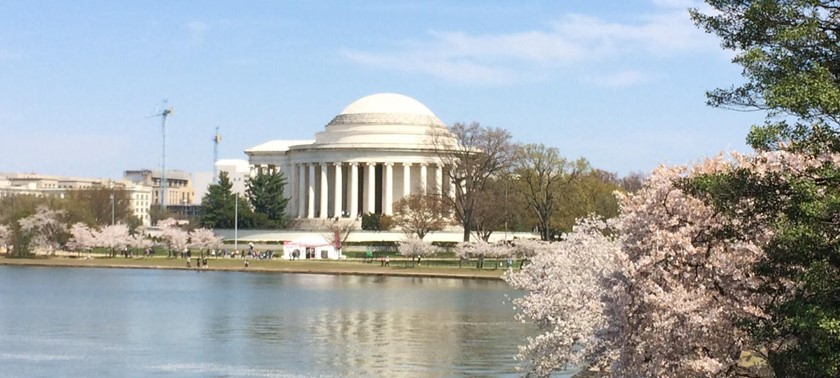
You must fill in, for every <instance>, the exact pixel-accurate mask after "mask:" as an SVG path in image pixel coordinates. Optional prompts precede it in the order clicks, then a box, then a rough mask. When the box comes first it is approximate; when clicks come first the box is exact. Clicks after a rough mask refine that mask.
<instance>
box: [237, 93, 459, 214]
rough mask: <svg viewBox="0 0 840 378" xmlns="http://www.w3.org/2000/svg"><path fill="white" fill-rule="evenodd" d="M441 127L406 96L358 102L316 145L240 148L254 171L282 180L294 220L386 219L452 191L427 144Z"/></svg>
mask: <svg viewBox="0 0 840 378" xmlns="http://www.w3.org/2000/svg"><path fill="white" fill-rule="evenodd" d="M440 133H446V126H445V125H444V124H443V122H441V121H440V120H439V119H438V118H437V117H436V116H435V115H434V114H433V113H432V112H431V111H430V110H429V109H428V108H426V106H424V105H423V104H421V103H420V102H418V101H416V100H414V99H412V98H410V97H406V96H402V95H398V94H391V93H383V94H376V95H371V96H367V97H363V98H361V99H359V100H357V101H355V102H353V103H351V104H350V105H348V106H347V107H346V108H344V110H343V111H342V112H341V113H340V114H338V115H337V116H335V117H334V118H333V119H332V121H331V122H329V123H328V124H327V125H326V127H325V130H324V131H322V132H319V133H317V134H316V135H315V140H291V141H284V140H277V141H271V142H267V143H264V144H261V145H259V146H256V147H253V148H250V149H248V150H246V151H245V152H246V154H248V156H249V163H250V164H251V165H252V166H255V167H268V168H269V169H279V170H281V171H282V172H283V174H284V176H285V177H286V179H287V189H288V192H287V193H288V196H289V198H290V201H289V205H288V208H287V214H288V215H289V216H290V217H292V218H321V219H323V218H332V217H351V218H355V217H358V216H360V215H361V214H363V213H376V214H392V213H393V204H394V202H396V201H399V200H400V199H401V198H403V197H405V196H408V195H411V194H420V193H426V194H436V195H445V194H449V193H451V192H452V191H453V188H454V187H453V186H452V185H451V183H450V182H448V180H446V177H447V175H446V174H445V171H446V170H447V169H448V167H446V166H443V165H442V164H441V162H440V160H439V159H438V158H437V154H436V152H435V148H434V146H433V145H432V142H431V141H432V134H440Z"/></svg>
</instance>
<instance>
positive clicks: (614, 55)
mask: <svg viewBox="0 0 840 378" xmlns="http://www.w3.org/2000/svg"><path fill="white" fill-rule="evenodd" d="M479 4H480V5H479ZM690 6H701V7H702V4H698V3H692V2H691V1H684V0H654V1H642V0H639V1H609V2H606V1H583V0H578V1H530V0H523V1H482V2H476V1H453V0H447V1H443V0H441V1H399V2H398V1H385V0H382V1H339V0H332V1H237V2H210V1H143V2H140V1H135V2H125V1H110V0H108V1H37V0H36V1H25V2H24V1H11V0H0V88H2V90H0V172H35V173H42V174H55V175H78V176H94V177H114V178H118V177H120V176H121V174H122V171H123V170H126V169H138V168H158V167H160V160H161V158H160V155H161V154H160V152H161V135H160V121H159V119H155V118H147V116H148V115H150V114H152V113H153V112H154V111H155V110H156V108H158V107H159V106H160V102H161V100H162V99H164V98H166V99H168V101H169V104H170V105H172V106H174V108H175V113H174V115H173V116H172V117H171V118H170V119H169V123H168V131H167V163H166V165H167V168H174V169H181V170H186V171H190V172H202V171H204V172H207V171H212V163H213V144H212V142H211V138H212V136H213V132H214V128H215V127H217V126H218V127H220V132H221V134H222V137H223V140H222V143H221V145H220V147H219V157H220V158H242V159H244V158H245V155H244V153H243V152H242V151H243V150H244V149H246V148H248V147H252V146H255V145H258V144H260V143H263V142H266V141H269V140H274V139H310V138H313V136H314V134H315V133H316V132H318V131H321V130H323V128H324V125H326V124H327V123H328V122H329V121H330V120H331V119H332V117H333V116H335V115H336V114H337V113H339V112H340V111H341V110H342V109H343V108H344V107H345V106H346V105H348V104H350V103H351V102H353V101H354V100H356V99H358V98H360V97H363V96H366V95H369V94H373V93H379V92H395V93H401V94H404V95H407V96H410V97H413V98H415V99H417V100H419V101H420V102H422V103H424V104H425V105H426V106H428V107H429V108H430V109H431V110H432V111H433V112H435V113H436V114H437V115H438V117H439V118H440V119H441V120H443V121H444V122H445V123H447V124H452V123H454V122H471V121H478V122H480V123H481V124H482V125H485V126H492V127H500V128H505V129H508V130H510V132H511V133H512V134H513V136H514V139H515V140H516V141H518V142H523V143H544V144H546V145H549V146H554V147H557V148H559V150H560V151H561V154H562V155H564V156H566V157H569V158H577V157H585V158H587V159H588V160H589V161H590V162H591V164H592V165H593V166H594V167H596V168H601V169H605V170H608V171H612V172H616V173H618V174H620V175H624V174H626V173H628V172H632V171H639V170H641V171H649V170H650V169H652V168H654V167H655V166H657V165H658V164H661V163H667V164H684V163H689V162H691V161H693V160H696V159H698V158H701V157H703V156H707V155H714V154H716V153H718V152H719V151H721V150H728V149H734V150H738V151H745V150H747V147H745V145H744V137H745V135H746V133H747V131H748V130H749V127H750V125H752V124H756V123H761V120H762V118H763V115H762V114H758V113H739V112H733V111H727V110H722V109H714V108H710V107H708V106H706V105H705V91H707V90H711V89H714V88H716V87H728V86H730V85H732V84H737V83H739V82H741V80H742V79H741V77H740V68H739V67H738V66H736V65H734V64H732V63H730V60H731V58H732V53H731V52H726V51H723V50H721V49H720V47H719V43H718V40H717V39H716V38H715V37H713V36H710V35H707V34H705V33H703V32H702V31H700V30H698V29H696V28H695V27H694V26H693V24H692V23H691V21H690V20H689V18H688V12H687V8H688V7H690Z"/></svg>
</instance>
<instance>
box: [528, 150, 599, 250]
mask: <svg viewBox="0 0 840 378" xmlns="http://www.w3.org/2000/svg"><path fill="white" fill-rule="evenodd" d="M514 167H515V168H514V174H516V175H517V176H519V181H520V185H519V190H520V191H521V192H522V194H523V195H524V196H525V198H526V199H527V200H528V206H529V207H530V208H531V210H533V211H534V215H535V216H536V219H537V228H538V229H539V231H540V237H541V238H542V240H549V239H550V237H551V231H552V228H553V227H552V220H553V218H552V215H553V214H554V212H556V211H557V210H558V208H559V207H560V205H561V203H560V201H559V197H560V195H561V193H562V191H564V190H567V188H568V187H569V186H571V184H572V183H574V182H575V181H576V180H577V179H578V177H579V176H580V175H581V174H583V173H585V172H586V171H588V170H589V169H590V168H589V163H588V162H587V161H586V160H585V159H578V160H576V161H568V160H566V159H565V158H563V157H562V156H560V151H559V150H558V149H557V148H554V147H546V146H545V145H543V144H526V145H524V146H521V147H519V148H517V150H516V159H515V166H514Z"/></svg>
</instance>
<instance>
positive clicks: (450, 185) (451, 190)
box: [449, 168, 458, 199]
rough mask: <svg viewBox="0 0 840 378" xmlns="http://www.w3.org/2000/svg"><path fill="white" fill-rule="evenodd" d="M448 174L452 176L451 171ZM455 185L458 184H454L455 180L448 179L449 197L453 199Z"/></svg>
mask: <svg viewBox="0 0 840 378" xmlns="http://www.w3.org/2000/svg"><path fill="white" fill-rule="evenodd" d="M450 169H451V168H450ZM449 176H452V171H449ZM455 185H458V184H456V183H455V181H452V180H451V179H450V181H449V198H453V199H454V198H455Z"/></svg>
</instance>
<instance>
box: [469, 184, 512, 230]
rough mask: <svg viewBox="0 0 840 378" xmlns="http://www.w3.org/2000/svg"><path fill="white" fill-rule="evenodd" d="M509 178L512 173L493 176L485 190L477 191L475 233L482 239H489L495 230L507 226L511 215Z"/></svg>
mask: <svg viewBox="0 0 840 378" xmlns="http://www.w3.org/2000/svg"><path fill="white" fill-rule="evenodd" d="M509 178H510V175H504V176H503V177H491V178H490V179H489V180H487V184H486V185H485V186H484V190H482V191H481V192H478V193H477V199H478V200H477V201H476V207H475V216H474V221H473V234H474V235H475V236H477V237H478V238H479V239H481V240H484V241H487V240H489V239H490V235H492V234H493V231H497V230H501V229H503V228H504V227H505V222H506V221H507V219H508V216H509V215H510V214H509V213H510V211H509V210H510V209H509V208H508V193H507V191H508V190H509V189H510V183H509V182H508V180H509Z"/></svg>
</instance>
